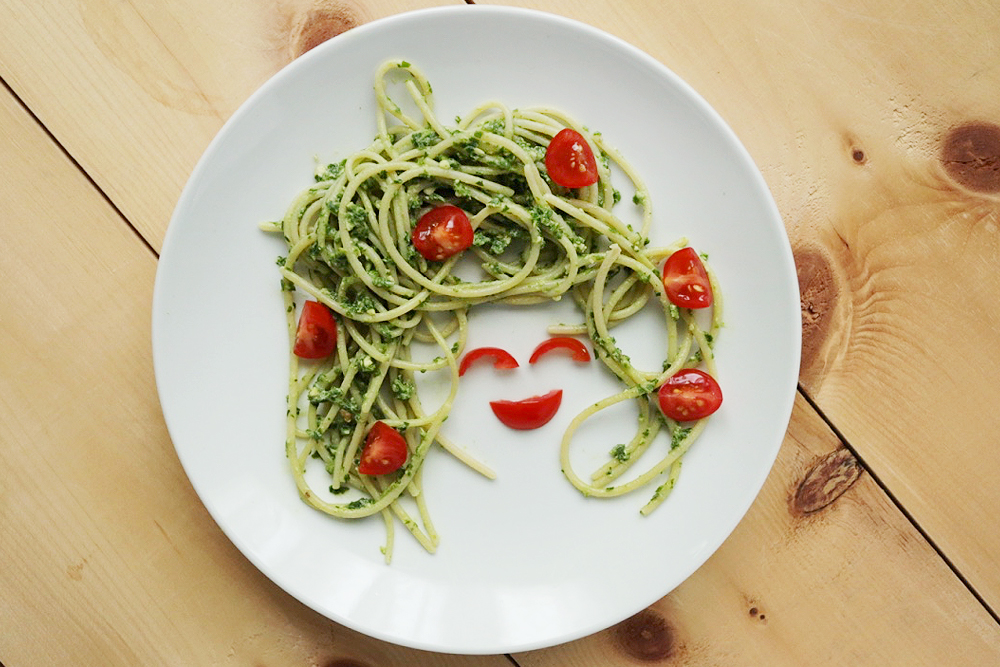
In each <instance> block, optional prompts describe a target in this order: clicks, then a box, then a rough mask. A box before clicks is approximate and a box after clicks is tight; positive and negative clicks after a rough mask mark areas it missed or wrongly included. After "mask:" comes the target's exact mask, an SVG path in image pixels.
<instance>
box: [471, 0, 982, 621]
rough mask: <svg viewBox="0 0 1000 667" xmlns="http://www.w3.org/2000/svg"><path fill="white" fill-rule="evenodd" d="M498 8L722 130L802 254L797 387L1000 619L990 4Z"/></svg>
mask: <svg viewBox="0 0 1000 667" xmlns="http://www.w3.org/2000/svg"><path fill="white" fill-rule="evenodd" d="M480 4H487V3H486V2H481V3H480ZM491 4H513V5H520V6H529V7H534V8H542V9H547V10H549V11H553V12H557V13H559V14H563V15H566V16H569V17H572V18H576V19H578V20H581V21H584V22H588V23H591V24H593V25H596V26H598V27H601V28H603V29H606V30H608V31H610V32H612V33H615V34H618V35H620V36H623V37H625V38H626V39H628V41H630V42H632V43H633V44H635V45H636V46H638V47H640V48H642V49H644V50H645V51H647V52H648V53H649V54H651V55H652V56H654V57H655V58H657V59H658V60H660V61H661V62H663V63H664V64H666V65H667V66H668V67H671V68H672V69H674V70H675V71H676V72H677V73H679V74H680V75H681V76H682V77H684V78H685V79H686V80H687V81H688V82H689V83H691V84H692V85H693V86H694V87H695V88H696V89H697V90H699V92H701V93H702V94H703V95H704V96H705V97H706V98H707V99H708V101H709V102H710V103H711V104H712V105H713V106H715V108H716V109H717V110H718V111H719V112H720V113H721V114H722V115H723V117H724V118H726V120H727V121H728V122H729V123H730V124H731V125H732V127H733V128H734V130H735V131H736V133H737V134H738V135H739V137H740V138H741V140H742V141H743V142H744V143H745V145H746V146H747V147H748V149H749V151H750V152H751V154H752V156H753V157H754V159H755V161H756V163H757V164H758V166H759V167H760V168H761V170H762V172H763V174H764V176H765V178H766V179H767V181H768V184H769V186H770V187H771V190H772V192H773V193H774V195H775V198H776V200H777V202H778V206H779V209H780V210H781V213H782V215H783V217H784V220H785V222H786V225H787V228H788V230H789V234H790V237H791V240H792V245H793V247H794V250H795V254H796V260H797V264H798V268H799V273H800V283H801V287H802V292H803V323H804V350H803V366H802V375H801V380H802V383H803V386H804V387H805V389H806V391H808V393H809V395H810V396H811V397H812V398H813V399H814V400H815V401H816V403H817V404H818V405H819V407H820V409H821V410H822V411H823V412H824V414H826V415H827V417H828V418H830V419H831V420H832V422H833V423H834V424H835V425H836V426H837V428H838V429H839V430H840V431H841V432H842V433H843V434H844V435H845V436H846V437H847V439H848V440H849V442H850V443H851V444H852V446H853V447H854V448H856V450H857V451H858V452H859V454H860V456H861V457H862V459H863V460H864V462H865V464H866V465H867V466H870V468H871V470H872V471H873V472H874V473H875V474H876V475H878V477H879V478H880V479H881V480H882V481H883V482H884V483H885V484H886V486H887V487H888V488H889V490H890V491H891V493H892V494H893V495H894V497H896V498H897V499H898V500H899V501H900V502H901V503H902V504H903V506H905V507H906V508H907V510H908V511H909V512H910V513H911V514H912V516H913V517H914V518H915V519H916V521H917V522H918V523H919V525H920V526H921V527H922V529H923V530H925V531H926V532H927V533H928V534H929V535H930V537H931V539H932V540H933V541H934V542H935V543H936V544H937V545H938V546H939V547H940V548H941V549H942V551H943V552H944V554H945V555H946V556H947V557H948V558H949V559H950V560H951V561H952V562H953V563H954V564H955V566H956V567H957V568H958V569H959V571H961V572H962V574H963V575H964V576H965V577H967V578H968V579H969V581H970V582H971V583H972V585H973V586H974V587H975V589H976V590H977V591H978V592H979V593H980V594H981V595H982V597H983V598H984V599H985V600H986V602H987V603H988V604H989V605H990V606H991V607H992V608H993V609H994V610H1000V568H997V567H996V561H997V554H998V553H1000V532H998V531H996V530H995V529H994V525H995V519H994V514H995V511H994V510H995V508H996V507H997V506H998V505H1000V485H997V484H995V483H994V480H993V474H992V472H993V471H994V470H997V469H998V468H1000V448H997V447H996V443H995V436H994V434H995V433H996V432H997V431H998V430H1000V410H997V409H996V407H995V406H996V405H997V404H998V403H1000V383H998V382H997V381H996V379H995V378H996V377H997V376H998V373H1000V346H997V345H992V344H991V343H992V342H993V341H995V340H996V337H997V333H996V332H997V331H998V330H1000V311H998V310H997V309H996V308H995V307H994V304H995V303H996V301H997V299H998V296H1000V278H998V276H1000V274H998V273H997V271H996V268H995V267H996V261H997V257H998V251H1000V246H998V238H1000V236H998V223H1000V170H998V169H997V165H998V164H1000V96H998V95H997V94H996V91H997V90H998V89H1000V41H998V40H996V39H994V38H993V37H992V36H991V35H992V32H991V31H992V29H993V28H992V27H993V26H996V25H1000V5H998V4H997V3H995V2H993V1H992V0H975V1H971V2H930V1H927V0H920V1H916V2H910V3H905V4H895V3H882V2H873V1H872V0H847V1H846V2H836V3H830V2H823V3H818V2H814V3H795V4H794V5H792V6H790V5H789V4H788V3H787V2H782V1H780V0H754V1H752V2H747V3H741V5H740V8H739V10H738V11H735V10H734V9H733V7H732V5H731V3H728V2H724V1H722V0H706V1H705V2H699V3H687V4H683V3H682V4H678V3H660V2H656V1H653V0H648V1H645V2H643V1H636V2H629V3H621V2H611V1H610V0H580V1H578V2H574V3H572V4H569V5H567V4H564V3H557V2H546V1H544V0H529V1H520V2H503V3H491Z"/></svg>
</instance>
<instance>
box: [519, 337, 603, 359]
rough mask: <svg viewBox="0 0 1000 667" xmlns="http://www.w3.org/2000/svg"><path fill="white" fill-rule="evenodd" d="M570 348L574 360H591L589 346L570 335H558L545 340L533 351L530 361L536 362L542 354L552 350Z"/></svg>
mask: <svg viewBox="0 0 1000 667" xmlns="http://www.w3.org/2000/svg"><path fill="white" fill-rule="evenodd" d="M560 349H562V350H569V353H570V356H571V357H572V358H573V361H590V350H588V349H587V346H586V345H584V344H583V343H581V342H580V341H578V340H577V339H576V338H570V337H569V336H556V337H555V338H549V339H548V340H546V341H543V342H542V343H541V344H540V345H539V346H538V347H536V348H535V351H534V352H532V353H531V359H530V360H529V362H528V363H532V364H533V363H535V362H536V361H538V360H539V359H540V358H541V357H542V355H544V354H545V353H547V352H551V351H552V350H560Z"/></svg>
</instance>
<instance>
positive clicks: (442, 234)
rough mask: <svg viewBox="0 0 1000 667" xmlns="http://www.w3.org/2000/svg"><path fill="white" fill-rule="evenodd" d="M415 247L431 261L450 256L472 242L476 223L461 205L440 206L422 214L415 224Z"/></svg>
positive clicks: (413, 235)
mask: <svg viewBox="0 0 1000 667" xmlns="http://www.w3.org/2000/svg"><path fill="white" fill-rule="evenodd" d="M411 238H412V240H413V247H415V248H416V249H417V251H418V252H419V253H420V254H421V255H423V256H424V258H425V259H429V260H431V261H434V262H436V261H440V260H442V259H447V258H449V257H451V256H452V255H454V254H457V253H460V252H462V251H463V250H465V249H466V248H468V247H469V246H470V245H472V239H473V231H472V223H470V222H469V216H467V215H466V214H465V211H463V210H462V209H460V208H459V207H457V206H452V205H451V204H446V205H444V206H438V207H437V208H432V209H431V210H429V211H427V212H426V213H424V214H423V215H422V216H420V220H419V221H417V225H416V226H415V227H414V228H413V234H412V237H411Z"/></svg>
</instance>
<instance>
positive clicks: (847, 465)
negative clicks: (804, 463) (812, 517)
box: [792, 447, 861, 515]
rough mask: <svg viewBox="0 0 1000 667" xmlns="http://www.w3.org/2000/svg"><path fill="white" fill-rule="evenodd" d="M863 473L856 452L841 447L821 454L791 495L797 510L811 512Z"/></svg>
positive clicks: (798, 512)
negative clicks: (793, 494)
mask: <svg viewBox="0 0 1000 667" xmlns="http://www.w3.org/2000/svg"><path fill="white" fill-rule="evenodd" d="M860 475H861V467H860V466H859V465H858V460H857V459H856V458H854V454H852V453H851V452H850V450H848V449H847V448H845V447H841V448H840V449H837V450H835V451H833V452H830V453H829V454H827V455H826V456H824V457H822V458H821V459H820V460H819V461H818V462H817V463H816V464H815V465H813V467H812V468H810V469H809V472H807V473H806V475H805V477H804V478H803V479H802V481H801V482H800V483H799V486H798V489H797V490H796V492H795V496H794V498H793V499H792V509H793V511H794V512H795V513H796V514H799V515H804V514H812V513H814V512H817V511H819V510H821V509H823V508H824V507H828V506H829V505H830V504H832V503H833V501H835V500H837V498H839V497H840V496H842V495H843V494H844V492H845V491H847V489H849V488H850V487H851V485H852V484H854V482H855V481H857V479H858V477H859V476H860Z"/></svg>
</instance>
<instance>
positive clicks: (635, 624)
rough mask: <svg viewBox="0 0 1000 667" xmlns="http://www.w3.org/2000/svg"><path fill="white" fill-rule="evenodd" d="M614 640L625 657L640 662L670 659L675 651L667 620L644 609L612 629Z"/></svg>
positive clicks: (672, 635)
mask: <svg viewBox="0 0 1000 667" xmlns="http://www.w3.org/2000/svg"><path fill="white" fill-rule="evenodd" d="M613 632H614V639H615V643H616V644H617V645H618V648H619V649H620V650H621V651H622V653H624V654H625V655H627V656H629V657H630V658H633V659H635V660H639V661H641V662H659V661H662V660H667V659H668V658H672V657H673V656H674V653H675V651H676V633H675V632H674V629H673V628H672V627H671V626H670V624H669V623H668V622H667V620H666V619H665V618H664V617H663V616H661V615H660V614H658V613H657V612H655V611H653V610H652V609H644V610H642V611H640V612H639V613H638V614H636V615H635V616H632V617H631V618H628V619H626V620H624V621H622V622H621V623H619V624H618V625H616V626H615V627H614V631H613Z"/></svg>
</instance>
